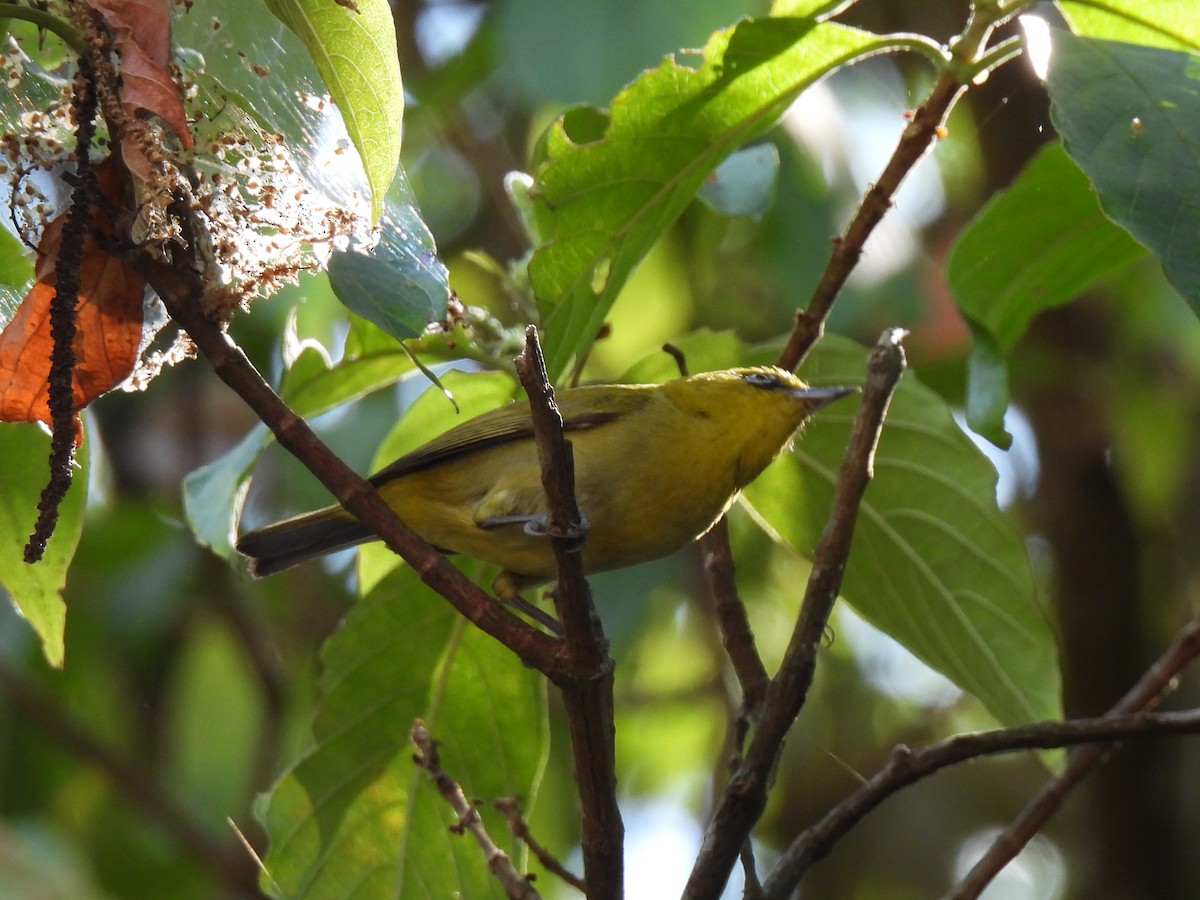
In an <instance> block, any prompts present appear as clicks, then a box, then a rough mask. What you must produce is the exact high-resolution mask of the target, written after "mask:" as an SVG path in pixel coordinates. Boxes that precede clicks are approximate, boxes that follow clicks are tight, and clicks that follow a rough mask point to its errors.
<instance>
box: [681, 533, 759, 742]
mask: <svg viewBox="0 0 1200 900" xmlns="http://www.w3.org/2000/svg"><path fill="white" fill-rule="evenodd" d="M699 543H700V554H701V560H702V561H703V565H704V576H705V580H706V581H707V582H708V589H709V593H710V594H711V595H712V602H713V611H714V612H715V613H716V615H717V622H718V623H719V624H720V626H721V641H722V643H723V644H724V646H725V652H726V653H727V654H728V655H729V661H730V662H731V663H732V664H733V671H734V674H736V675H737V680H738V684H740V685H741V687H742V710H741V713H740V715H739V719H738V722H737V724H736V727H735V729H734V732H735V739H734V744H735V747H734V749H735V750H736V751H737V752H739V753H740V752H741V750H742V745H743V743H744V742H745V735H746V733H747V731H748V729H749V725H750V724H751V723H752V722H754V720H755V718H756V717H757V716H758V713H759V711H760V708H761V706H762V703H763V700H764V699H765V698H766V696H767V686H768V685H769V684H770V681H771V677H770V676H769V675H768V674H767V667H766V666H765V665H763V661H762V657H761V656H759V654H758V646H757V645H756V644H755V643H754V632H753V631H752V630H751V628H750V617H749V616H748V615H747V614H746V605H745V604H744V603H743V602H742V598H741V596H740V595H739V594H738V590H737V579H736V577H735V574H734V564H733V549H732V547H731V546H730V544H729V522H728V520H727V519H726V518H725V517H724V516H722V517H721V519H720V521H718V522H717V524H716V525H714V526H713V527H712V528H710V529H709V531H708V533H707V534H705V535H704V537H702V538H700V541H699Z"/></svg>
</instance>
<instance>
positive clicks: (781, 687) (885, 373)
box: [683, 329, 904, 900]
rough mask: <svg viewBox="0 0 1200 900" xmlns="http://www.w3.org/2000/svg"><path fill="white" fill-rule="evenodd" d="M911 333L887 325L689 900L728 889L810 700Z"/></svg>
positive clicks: (712, 822)
mask: <svg viewBox="0 0 1200 900" xmlns="http://www.w3.org/2000/svg"><path fill="white" fill-rule="evenodd" d="M903 334H904V332H903V331H901V330H899V329H894V330H889V331H885V332H884V333H883V335H882V336H881V337H880V339H879V342H878V343H877V344H876V345H875V349H874V350H873V351H872V352H871V357H870V360H869V362H868V366H867V382H866V387H865V389H864V391H863V399H862V403H861V404H860V406H859V410H858V416H857V418H856V419H855V422H854V430H853V431H852V432H851V435H850V444H849V446H848V447H847V448H846V454H845V456H844V457H843V459H842V466H841V470H840V471H839V473H838V481H837V487H836V490H835V493H834V498H833V509H832V511H831V512H830V515H829V521H828V524H827V525H826V527H825V531H824V532H823V533H822V534H821V538H820V540H819V541H818V543H817V547H816V551H815V553H814V556H813V567H812V573H811V574H810V576H809V580H808V586H807V588H806V590H805V594H804V603H803V605H802V606H801V608H800V616H799V618H798V619H797V622H796V627H795V629H794V630H793V632H792V637H791V640H790V641H789V642H788V647H787V650H786V652H785V653H784V658H783V663H782V664H781V665H780V668H779V673H778V674H777V675H776V676H775V678H774V679H773V680H772V682H771V685H770V687H769V689H768V691H767V699H766V702H765V704H764V706H763V713H762V716H761V719H760V721H759V724H758V728H757V729H756V730H755V733H754V737H753V738H752V739H751V742H750V746H749V747H748V748H747V751H746V755H745V758H744V759H743V760H742V762H741V764H740V765H739V766H738V769H737V771H736V772H734V775H733V777H732V778H731V779H730V781H729V783H728V784H727V785H725V789H724V790H723V791H722V792H721V796H720V798H719V799H718V801H717V806H716V809H715V810H714V812H713V816H712V819H711V820H710V821H709V823H708V827H707V828H706V829H705V832H704V841H703V843H702V844H701V848H700V853H699V855H698V856H697V857H696V862H695V865H694V866H693V868H692V873H691V876H690V877H689V879H688V883H687V887H686V888H685V889H684V892H683V898H684V900H706V898H708V900H716V898H717V897H719V896H720V895H721V892H722V890H723V889H724V887H725V882H726V880H727V879H728V877H729V873H730V871H731V870H732V869H733V865H734V863H735V862H736V861H737V858H738V854H739V853H740V852H741V849H742V845H743V843H744V842H745V841H746V839H747V838H748V837H749V835H750V830H751V829H752V828H753V827H754V824H755V822H757V821H758V818H759V816H761V815H762V811H763V809H764V808H765V807H766V802H767V790H768V788H769V786H770V779H771V773H772V772H773V771H774V769H775V765H776V763H777V761H778V757H779V752H780V750H781V748H782V746H783V739H784V737H785V736H786V734H787V732H788V729H789V728H790V727H791V725H792V722H793V721H794V720H795V718H796V716H797V714H798V713H799V712H800V709H801V707H802V706H803V705H804V700H805V698H806V697H807V694H808V688H809V685H810V684H811V683H812V677H813V673H814V671H815V669H816V656H817V649H818V647H819V646H820V643H821V637H822V634H823V632H824V628H825V623H826V621H827V620H828V618H829V613H830V611H831V610H832V609H833V604H834V601H835V600H836V599H837V594H838V589H839V588H840V586H841V579H842V572H843V571H844V570H845V567H846V559H847V557H848V556H849V554H850V539H851V537H852V536H853V534H854V525H855V522H856V521H857V518H858V506H859V503H860V501H861V500H862V495H863V492H864V491H865V490H866V487H867V484H868V482H869V481H870V478H871V471H872V461H873V458H874V453H875V445H876V443H877V442H878V440H879V433H880V430H881V429H882V427H883V418H884V415H885V413H886V411H887V407H888V403H889V402H890V400H891V397H892V392H893V391H894V390H895V387H896V384H897V382H899V380H900V375H901V374H902V373H903V371H904V351H903V348H902V347H901V346H900V339H901V337H902V336H903Z"/></svg>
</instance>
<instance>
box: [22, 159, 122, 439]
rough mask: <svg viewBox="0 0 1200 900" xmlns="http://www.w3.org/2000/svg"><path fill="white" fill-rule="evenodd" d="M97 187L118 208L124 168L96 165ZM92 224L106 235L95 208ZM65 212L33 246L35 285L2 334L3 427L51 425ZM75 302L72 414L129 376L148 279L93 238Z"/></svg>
mask: <svg viewBox="0 0 1200 900" xmlns="http://www.w3.org/2000/svg"><path fill="white" fill-rule="evenodd" d="M97 176H98V178H99V180H100V181H101V189H102V190H103V192H104V193H105V195H106V196H108V197H109V198H110V200H113V201H114V202H116V201H117V200H118V199H119V198H120V196H121V194H122V193H123V186H124V180H125V178H126V177H127V176H126V174H125V172H124V170H123V169H122V168H121V167H120V166H119V165H117V164H115V163H111V162H110V161H105V163H102V164H101V166H99V167H97ZM92 217H93V222H92V226H93V227H96V228H102V229H103V230H104V231H105V232H107V222H106V221H105V220H104V218H103V216H102V214H101V213H100V212H99V210H98V209H96V208H94V207H93V209H92ZM65 220H66V214H65V213H63V214H62V215H59V216H58V217H57V218H56V219H54V221H52V222H51V223H50V224H49V225H47V226H46V230H45V232H44V233H43V234H42V239H41V242H40V244H39V245H38V263H37V270H36V278H37V280H36V282H35V283H34V285H33V288H32V289H31V290H30V291H29V293H28V294H27V295H26V296H25V299H24V300H23V301H21V305H20V307H18V309H17V313H16V315H15V316H13V318H12V321H10V322H9V323H8V325H6V326H5V327H4V330H3V331H0V421H5V422H33V421H41V422H46V423H49V421H50V407H49V388H48V386H47V379H48V378H49V375H50V355H51V352H52V350H53V346H54V342H53V340H52V338H51V336H50V301H51V300H52V299H53V297H54V293H55V283H56V281H57V273H56V271H55V265H56V261H57V258H58V251H59V247H60V246H61V243H62V230H63V223H64V222H65ZM79 276H80V288H79V299H78V302H77V304H76V307H75V309H76V333H75V340H74V342H73V346H74V349H75V373H74V379H73V382H72V392H73V395H74V407H75V409H77V410H78V409H82V408H83V407H84V406H86V405H87V404H88V403H90V402H91V401H92V400H94V399H95V398H96V397H98V396H100V395H101V394H103V393H104V392H105V391H108V390H111V389H112V388H114V387H116V386H117V385H118V384H120V383H121V382H122V381H124V380H125V379H126V378H127V377H128V376H129V373H130V372H132V371H133V366H134V364H135V363H136V362H137V351H138V345H139V343H140V342H141V338H142V298H143V295H144V293H145V290H146V283H145V281H144V280H143V279H142V278H141V277H140V276H139V275H137V274H136V273H135V272H134V271H133V270H132V269H130V268H129V266H128V265H126V264H125V262H124V261H123V260H121V259H120V258H118V257H115V256H112V255H110V254H109V253H108V252H107V251H105V250H104V249H103V248H102V247H101V246H100V244H99V243H98V242H97V241H96V240H95V238H94V237H93V236H92V233H91V231H90V230H89V234H88V237H87V239H86V240H85V241H84V245H83V254H82V262H81V264H80V272H79Z"/></svg>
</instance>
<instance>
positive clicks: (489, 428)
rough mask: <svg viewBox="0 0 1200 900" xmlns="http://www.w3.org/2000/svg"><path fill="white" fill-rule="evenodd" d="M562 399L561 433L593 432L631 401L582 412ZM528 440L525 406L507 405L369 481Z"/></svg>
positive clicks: (437, 439) (621, 400) (530, 428)
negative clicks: (584, 430) (586, 430)
mask: <svg viewBox="0 0 1200 900" xmlns="http://www.w3.org/2000/svg"><path fill="white" fill-rule="evenodd" d="M571 393H575V392H571ZM564 399H565V402H563V403H561V404H560V406H559V408H560V411H561V412H562V415H563V431H566V432H571V431H581V430H583V429H587V428H596V427H598V426H600V425H604V424H606V423H608V422H611V421H613V420H614V419H616V418H617V417H618V416H620V415H622V414H624V413H626V412H629V409H630V399H633V398H626V397H623V396H617V397H615V398H614V400H613V402H612V403H609V404H601V405H600V406H599V408H596V407H597V405H596V404H595V403H594V402H592V403H588V404H586V405H587V406H588V407H590V408H588V409H582V408H581V407H582V406H583V404H580V403H576V402H572V400H571V398H570V397H569V395H568V397H566V398H564ZM639 402H640V398H638V400H637V401H635V405H637V404H638V403H639ZM531 437H533V424H532V422H531V420H530V417H529V403H528V402H527V401H522V402H517V403H510V404H508V405H507V406H501V407H500V408H498V409H493V410H491V411H490V412H486V413H483V414H482V415H480V416H476V417H475V418H474V419H471V420H470V421H467V422H463V423H462V424H461V425H457V426H455V427H454V428H451V429H450V430H449V431H447V432H445V433H444V434H442V435H439V436H438V437H435V438H434V439H433V440H431V441H429V442H428V443H427V444H422V445H421V446H420V447H418V448H417V449H416V450H414V451H412V452H411V453H408V454H405V455H404V456H402V457H400V458H399V459H397V460H396V461H395V462H393V463H391V464H389V465H387V466H385V467H384V468H382V469H380V470H379V471H378V472H376V473H375V474H374V475H372V476H371V478H370V481H371V483H372V484H373V485H375V486H376V487H379V486H380V485H382V484H384V483H386V482H388V481H391V480H392V479H394V478H399V477H400V476H402V475H407V474H409V473H410V472H416V471H419V470H420V469H426V468H428V467H430V466H432V465H436V464H437V463H440V462H443V461H445V460H447V459H452V458H454V457H456V456H462V455H465V454H468V453H475V452H476V451H478V450H483V449H486V448H488V447H497V446H500V445H501V444H508V443H511V442H513V441H520V440H525V439H527V438H531Z"/></svg>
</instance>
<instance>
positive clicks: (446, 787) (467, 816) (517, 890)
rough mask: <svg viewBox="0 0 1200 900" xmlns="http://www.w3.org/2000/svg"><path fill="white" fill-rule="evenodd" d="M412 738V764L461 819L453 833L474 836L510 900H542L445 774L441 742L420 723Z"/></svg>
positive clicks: (454, 826) (457, 787)
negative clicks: (434, 786) (434, 785)
mask: <svg viewBox="0 0 1200 900" xmlns="http://www.w3.org/2000/svg"><path fill="white" fill-rule="evenodd" d="M409 737H410V738H411V739H412V742H413V745H414V746H416V748H417V752H416V753H414V754H413V762H415V763H416V764H417V765H418V766H420V767H421V768H422V769H424V770H425V771H427V772H428V773H429V774H430V775H431V776H433V783H434V784H436V785H437V789H438V791H440V792H441V795H442V796H443V797H445V798H446V802H447V803H449V804H450V808H451V809H453V810H454V813H455V815H457V816H458V824H456V825H451V826H450V830H451V831H452V832H454V833H455V834H462V833H463V832H466V831H469V832H471V836H472V837H473V838H475V843H477V844H478V845H479V849H480V850H482V851H483V855H484V858H485V859H486V860H487V864H488V868H489V869H491V871H492V874H493V875H495V876H496V878H497V879H498V880H499V881H500V884H502V885H503V886H504V895H505V896H506V897H508V898H509V900H541V894H539V893H538V892H537V891H536V890H535V889H534V887H533V885H532V884H530V883H529V880H528V879H527V878H524V877H523V876H522V875H521V874H520V873H519V872H518V871H517V870H516V869H514V868H513V864H512V862H511V861H510V860H509V858H508V854H507V853H505V852H504V851H503V850H501V849H500V848H499V847H497V846H496V842H495V841H493V840H492V838H491V835H489V834H488V833H487V829H486V828H484V827H483V819H481V818H480V817H479V810H477V809H476V808H475V806H474V805H473V804H472V803H471V802H470V801H469V800H468V799H467V797H466V795H465V794H464V793H463V790H462V788H461V787H459V786H458V782H456V781H455V780H454V779H453V778H451V777H450V776H449V775H447V774H446V773H445V771H443V769H442V764H441V760H440V759H439V758H438V751H437V743H438V742H437V741H435V740H434V739H433V738H432V737H430V736H429V732H428V731H426V730H425V724H424V723H423V722H422V721H421V720H420V719H417V720H416V721H415V722H413V725H412V729H411V731H409Z"/></svg>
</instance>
